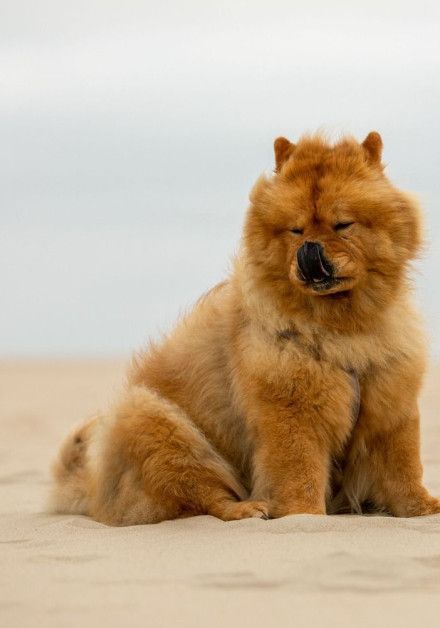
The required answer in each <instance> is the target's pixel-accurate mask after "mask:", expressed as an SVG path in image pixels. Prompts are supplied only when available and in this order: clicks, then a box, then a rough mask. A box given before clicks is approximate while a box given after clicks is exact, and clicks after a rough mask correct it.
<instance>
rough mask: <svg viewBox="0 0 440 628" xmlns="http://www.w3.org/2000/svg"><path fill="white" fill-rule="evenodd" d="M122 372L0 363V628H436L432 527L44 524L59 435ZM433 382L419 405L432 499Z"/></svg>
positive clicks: (303, 520)
mask: <svg viewBox="0 0 440 628" xmlns="http://www.w3.org/2000/svg"><path fill="white" fill-rule="evenodd" d="M123 371H124V362H123V360H106V361H104V360H64V361H38V360H27V361H3V362H1V363H0V447H1V456H0V465H1V466H0V491H1V493H0V494H1V500H0V508H1V513H0V517H1V527H0V546H1V548H0V552H1V564H2V569H1V574H0V578H1V589H0V623H1V625H2V626H5V627H6V626H8V627H16V626H17V627H18V626H20V627H25V626H44V627H52V626H54V627H55V626H56V627H64V626H66V627H70V626H79V625H81V626H82V627H88V626H101V625H102V626H122V625H125V624H127V625H130V626H151V627H153V628H155V627H160V626H188V627H189V626H242V625H245V626H260V625H261V626H265V627H266V628H267V626H272V625H277V624H279V625H292V626H341V625H342V626H349V625H350V626H351V625H354V624H356V625H357V626H373V625H374V626H414V625H418V626H423V627H424V628H425V627H428V626H438V625H439V617H438V615H439V613H440V516H432V517H425V518H415V519H394V518H391V517H366V516H365V517H358V516H335V517H316V516H294V517H286V518H283V519H279V520H274V521H262V520H245V521H238V522H230V523H223V522H221V521H219V520H216V519H214V518H212V517H195V518H191V519H185V520H180V521H171V522H165V523H161V524H158V525H152V526H137V527H128V528H109V527H106V526H104V525H101V524H99V523H95V522H94V521H91V520H90V519H88V518H86V517H80V516H54V515H49V514H46V513H45V511H44V507H45V497H46V494H47V491H48V485H49V466H50V462H51V461H52V459H53V457H54V455H55V453H56V449H57V447H58V445H59V442H60V440H61V439H62V438H63V437H64V436H65V434H66V432H67V431H68V430H69V429H70V428H71V427H72V426H73V425H74V424H75V423H77V422H79V421H81V420H82V418H84V417H86V416H87V415H88V414H91V413H93V412H94V411H95V410H97V409H99V408H105V407H106V405H107V404H108V402H109V401H111V399H112V397H113V396H114V394H115V392H116V391H117V390H118V388H119V386H120V383H121V380H122V374H123ZM439 406H440V369H439V368H438V367H436V368H431V370H430V372H429V374H428V377H427V380H426V385H425V389H424V394H423V398H422V403H421V409H422V436H423V461H424V466H425V478H426V484H427V485H428V487H429V488H430V490H431V491H432V492H433V493H435V494H437V495H440V421H439V417H438V408H439Z"/></svg>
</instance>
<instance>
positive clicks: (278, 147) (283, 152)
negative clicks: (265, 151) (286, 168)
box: [273, 137, 295, 172]
mask: <svg viewBox="0 0 440 628" xmlns="http://www.w3.org/2000/svg"><path fill="white" fill-rule="evenodd" d="M273 149H274V152H275V172H279V171H280V170H281V167H282V165H283V163H284V162H285V161H286V160H287V159H289V157H290V155H291V154H292V153H293V151H294V150H295V144H292V142H289V140H288V139H286V138H285V137H277V139H276V140H275V142H274V144H273Z"/></svg>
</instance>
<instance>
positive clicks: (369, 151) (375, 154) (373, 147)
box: [362, 131, 383, 164]
mask: <svg viewBox="0 0 440 628" xmlns="http://www.w3.org/2000/svg"><path fill="white" fill-rule="evenodd" d="M382 146H383V144H382V138H381V137H380V135H379V133H378V132H377V131H371V133H368V135H367V137H366V138H365V139H364V141H363V142H362V147H363V149H364V151H365V154H366V156H367V159H368V161H369V162H370V163H371V164H380V159H381V157H382Z"/></svg>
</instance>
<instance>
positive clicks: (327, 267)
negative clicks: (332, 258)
mask: <svg viewBox="0 0 440 628" xmlns="http://www.w3.org/2000/svg"><path fill="white" fill-rule="evenodd" d="M296 258H297V261H298V269H299V274H300V278H301V279H302V280H303V281H307V282H318V281H323V280H324V279H330V278H331V277H332V276H333V267H332V265H331V264H330V262H329V261H328V259H327V258H326V257H325V254H324V249H323V248H322V246H321V244H319V242H304V244H303V245H302V247H301V248H300V249H298V253H297V254H296Z"/></svg>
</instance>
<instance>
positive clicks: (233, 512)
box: [209, 500, 269, 521]
mask: <svg viewBox="0 0 440 628" xmlns="http://www.w3.org/2000/svg"><path fill="white" fill-rule="evenodd" d="M209 514H212V515H214V516H215V517H218V518H219V519H223V521H236V520H237V519H250V518H257V519H269V511H268V506H267V502H265V501H251V500H248V501H242V502H232V501H230V502H222V503H221V504H216V505H215V507H214V508H212V509H211V511H210V513H209Z"/></svg>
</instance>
